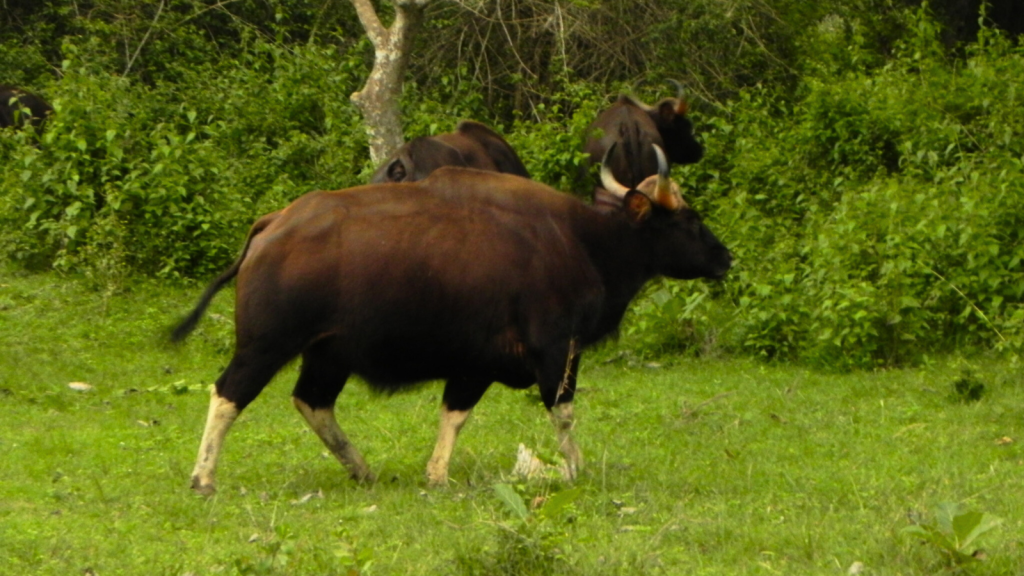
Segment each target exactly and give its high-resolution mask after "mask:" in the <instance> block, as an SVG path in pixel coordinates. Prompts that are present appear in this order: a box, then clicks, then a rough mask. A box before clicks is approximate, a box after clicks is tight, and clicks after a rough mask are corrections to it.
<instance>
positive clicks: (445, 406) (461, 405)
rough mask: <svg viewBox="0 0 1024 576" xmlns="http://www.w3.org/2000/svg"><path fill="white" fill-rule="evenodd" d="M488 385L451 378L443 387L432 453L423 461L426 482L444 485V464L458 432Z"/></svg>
mask: <svg viewBox="0 0 1024 576" xmlns="http://www.w3.org/2000/svg"><path fill="white" fill-rule="evenodd" d="M490 385H491V383H490V382H487V381H480V380H472V379H465V378H453V379H451V380H449V381H448V382H447V383H446V384H445V386H444V397H443V398H442V401H441V425H440V427H439V428H438V431H437V444H435V445H434V454H433V455H432V456H431V457H430V461H429V462H427V483H428V484H430V485H431V486H444V485H446V484H447V483H448V463H449V462H450V461H451V457H452V450H453V449H454V448H455V439H456V438H458V436H459V431H460V430H462V426H463V425H465V423H466V420H468V419H469V414H470V412H472V410H473V407H474V406H476V403H477V402H479V401H480V398H482V397H483V395H484V392H486V391H487V387H488V386H490Z"/></svg>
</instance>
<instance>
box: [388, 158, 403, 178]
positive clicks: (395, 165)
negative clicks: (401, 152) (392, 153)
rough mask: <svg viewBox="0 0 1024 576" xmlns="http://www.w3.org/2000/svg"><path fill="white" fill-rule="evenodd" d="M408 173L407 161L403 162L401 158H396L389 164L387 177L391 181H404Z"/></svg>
mask: <svg viewBox="0 0 1024 576" xmlns="http://www.w3.org/2000/svg"><path fill="white" fill-rule="evenodd" d="M406 174H407V173H406V171H405V163H404V162H402V159H401V158H395V160H394V161H393V162H392V163H391V164H389V165H388V170H387V175H388V176H387V178H388V181H389V182H404V181H405V177H406Z"/></svg>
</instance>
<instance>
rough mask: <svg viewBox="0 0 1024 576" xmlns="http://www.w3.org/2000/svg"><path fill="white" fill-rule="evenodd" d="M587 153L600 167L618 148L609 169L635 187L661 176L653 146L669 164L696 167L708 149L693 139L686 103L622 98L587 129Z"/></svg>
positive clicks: (623, 96)
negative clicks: (663, 154)
mask: <svg viewBox="0 0 1024 576" xmlns="http://www.w3.org/2000/svg"><path fill="white" fill-rule="evenodd" d="M587 134H588V140H587V142H586V144H585V145H584V149H583V150H584V152H586V153H587V154H589V155H590V161H591V163H592V164H599V163H600V162H601V159H602V158H604V155H605V152H606V151H608V150H609V149H610V148H611V147H612V145H613V144H616V145H617V146H616V150H615V153H614V154H613V155H612V156H611V157H610V158H608V160H607V163H608V167H609V168H611V170H612V174H614V175H615V178H616V180H618V181H619V182H621V183H622V184H624V185H626V186H629V187H635V186H637V185H639V184H640V183H641V182H643V180H644V179H645V178H647V177H648V176H652V175H654V174H657V173H658V160H657V157H656V156H655V153H654V149H653V148H652V145H654V144H657V145H658V146H661V147H662V149H663V150H664V151H665V155H666V156H668V160H669V162H674V163H676V164H693V163H695V162H698V161H699V160H700V159H701V157H703V155H704V148H703V147H702V146H701V145H700V143H699V142H697V140H696V139H695V138H694V137H693V125H692V124H691V123H690V120H689V119H688V118H687V117H686V114H685V103H683V105H682V107H680V100H678V99H676V98H665V99H664V100H662V101H660V102H658V104H656V105H654V106H647V105H646V104H644V103H642V102H639V101H637V100H635V99H634V98H631V97H629V96H626V95H620V96H619V98H618V100H616V101H615V103H614V104H612V106H611V107H610V108H608V109H607V110H605V111H604V112H602V113H601V114H600V115H598V117H597V119H596V120H594V122H593V123H592V124H591V125H590V127H589V128H588V129H587Z"/></svg>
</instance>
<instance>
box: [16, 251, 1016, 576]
mask: <svg viewBox="0 0 1024 576" xmlns="http://www.w3.org/2000/svg"><path fill="white" fill-rule="evenodd" d="M198 293H199V289H198V288H188V289H185V288H169V287H164V286H160V285H159V284H156V283H148V282H146V283H129V285H127V287H126V288H124V289H123V290H121V291H119V292H117V293H116V294H113V295H111V294H105V293H104V292H95V291H91V290H89V289H88V288H87V287H86V285H85V283H84V282H83V281H82V280H80V279H74V278H72V279H68V278H62V277H59V276H56V275H51V274H46V275H21V274H16V273H13V272H11V271H9V270H8V271H6V272H4V271H0V575H8V574H10V575H24V574H36V575H47V574H53V575H61V576H64V575H68V574H82V573H88V572H87V571H88V570H89V569H91V570H92V572H94V573H95V574H98V575H101V576H110V575H115V574H128V575H134V574H147V575H150V574H155V575H160V574H167V575H175V576H179V575H183V574H193V575H202V574H318V575H330V574H360V573H361V574H423V575H428V574H429V575H434V574H541V573H543V574H581V575H592V574H645V573H646V574H722V575H734V574H845V573H846V572H847V568H848V567H849V566H850V565H851V564H852V563H853V562H862V563H863V564H864V565H865V570H864V572H863V573H864V574H893V575H895V574H933V573H944V564H943V562H942V557H941V556H940V554H939V552H938V550H937V549H932V548H929V547H926V546H922V545H920V544H919V543H917V542H915V541H913V540H912V539H910V538H908V537H906V536H904V535H902V534H900V530H901V529H903V528H904V527H906V526H908V525H909V524H910V518H918V517H923V518H925V519H927V517H928V511H929V510H930V509H931V507H932V506H934V505H935V504H937V503H940V502H946V501H952V502H962V503H964V504H966V505H967V506H969V507H971V508H974V509H977V510H980V511H984V512H988V513H990V514H994V515H996V516H999V517H1002V518H1004V519H1005V523H1004V524H1003V525H1002V526H1001V527H1000V528H998V529H997V530H995V531H993V532H992V533H990V534H986V535H985V536H984V537H983V538H982V539H981V542H980V545H981V546H983V547H984V548H985V551H986V553H987V556H988V558H987V559H986V560H985V561H984V562H980V563H977V564H975V565H973V566H972V567H971V573H973V574H985V575H987V574H991V575H996V574H998V575H1004V574H1024V536H1022V534H1024V531H1022V530H1021V528H1022V523H1024V491H1022V490H1021V489H1020V486H1021V481H1022V478H1024V454H1022V452H1021V448H1020V443H1021V442H1024V419H1022V418H1021V412H1022V409H1024V387H1022V386H1021V384H1022V382H1021V380H1022V371H1021V369H1020V368H1019V367H1017V366H1015V365H1014V364H1012V363H1010V362H1006V361H1000V360H998V359H993V358H988V357H979V358H967V359H963V358H957V359H952V358H950V359H942V360H937V361H935V362H933V363H932V364H931V365H929V366H926V367H923V368H919V369H908V370H901V371H887V372H873V373H854V374H825V373H819V372H813V371H808V370H805V369H802V368H797V367H792V366H784V365H783V366H780V365H764V364H760V363H757V362H753V361H748V360H741V359H731V360H715V361H701V360H683V359H680V360H675V361H671V362H664V363H663V365H662V366H660V367H654V366H645V365H634V364H630V363H629V362H627V361H624V360H621V359H620V360H617V361H615V362H604V361H602V360H600V359H591V360H590V361H589V362H587V363H585V364H584V367H583V369H582V375H581V378H580V386H581V392H580V394H579V396H578V400H577V403H576V413H577V416H578V424H577V432H576V434H577V439H578V440H579V442H580V445H581V447H582V448H583V450H584V454H585V456H586V458H587V467H586V469H585V471H584V473H583V475H582V477H581V478H580V479H579V480H578V481H577V483H576V486H577V487H579V489H580V494H579V496H578V497H577V498H576V499H575V500H574V501H573V503H572V505H571V506H569V507H568V508H566V509H565V510H564V511H563V512H562V513H559V514H556V515H553V517H552V518H546V517H544V516H543V515H541V514H540V513H537V512H534V513H532V514H531V517H530V518H529V519H528V521H527V522H526V523H523V522H521V521H520V520H518V519H517V518H516V517H515V516H514V515H513V514H512V513H510V511H509V509H508V507H507V506H506V505H505V504H504V503H503V502H502V500H501V499H500V498H498V497H497V496H496V494H495V492H494V488H493V487H494V485H495V484H498V483H503V482H504V483H511V484H513V485H514V486H515V488H516V490H517V491H518V492H519V494H521V495H522V496H523V497H524V498H526V499H527V501H530V500H533V498H534V497H535V496H538V495H549V494H551V493H556V492H561V491H564V490H566V489H568V488H569V486H568V485H565V484H563V483H561V482H547V481H535V482H530V483H522V482H517V481H516V480H514V479H510V478H508V477H507V476H506V475H507V474H508V472H509V471H510V470H511V468H512V466H513V464H514V461H515V455H516V447H517V445H518V444H519V443H520V442H522V443H525V444H526V445H527V446H530V447H532V448H534V449H537V450H540V451H541V452H542V453H553V452H554V451H555V442H554V432H553V430H552V429H551V426H550V424H549V423H548V420H547V418H546V416H545V414H544V411H543V408H542V406H541V404H540V400H539V397H538V396H537V395H536V393H535V392H533V391H526V392H517V391H512V390H509V389H506V388H503V387H501V386H495V387H494V388H492V390H491V391H490V392H489V393H488V394H487V396H486V397H485V399H484V400H483V401H482V402H481V403H480V405H479V406H478V408H477V409H476V411H475V412H474V414H473V417H472V419H471V420H470V422H469V424H467V426H466V428H465V430H464V431H463V435H462V437H461V438H460V440H459V443H458V445H457V446H456V450H455V454H454V456H453V462H452V469H451V476H452V478H453V483H452V485H451V486H450V487H449V488H447V489H439V490H428V489H426V482H425V479H424V467H425V464H426V460H427V458H428V457H429V455H430V452H431V450H432V448H433V442H434V434H435V431H436V425H437V412H438V404H439V396H440V391H441V390H440V386H438V385H427V386H424V387H421V388H419V389H417V390H415V391H413V392H410V393H406V394H399V395H396V396H393V397H390V398H388V397H379V396H376V395H373V394H371V393H369V392H368V391H367V389H366V387H365V386H363V385H362V384H361V383H359V382H352V383H351V384H350V386H349V387H348V388H347V389H346V390H345V392H344V393H343V394H342V396H341V398H340V400H339V403H338V420H339V422H340V423H341V425H342V428H343V429H344V430H345V431H346V432H347V433H348V434H349V436H350V437H351V438H352V440H353V442H355V443H356V445H357V446H358V447H359V448H360V449H361V450H362V451H363V453H364V455H365V456H366V459H367V461H368V463H369V464H370V466H371V468H372V469H373V470H374V471H375V472H376V473H377V474H378V476H379V478H380V479H379V481H378V482H377V483H376V484H374V485H372V486H359V485H356V484H354V483H352V482H351V481H350V480H348V478H347V476H346V475H345V474H344V473H343V472H342V470H341V467H340V466H339V465H338V464H337V463H336V462H335V461H334V460H333V459H332V458H328V457H327V456H326V455H325V449H324V447H323V446H322V445H321V444H320V443H319V440H317V438H316V436H315V435H314V434H313V433H312V432H310V431H309V430H308V429H307V428H306V425H305V423H304V421H303V420H302V418H301V417H300V416H299V415H298V413H297V412H296V411H295V410H294V409H293V408H292V407H291V403H290V402H289V401H288V396H289V393H290V390H291V383H292V381H294V378H295V374H296V371H295V367H294V366H292V367H289V368H288V369H287V370H285V371H284V372H282V374H281V375H280V376H279V377H278V378H277V380H275V382H273V383H272V384H271V385H270V386H269V387H268V388H267V390H266V391H265V392H264V393H263V395H262V396H261V397H260V398H259V399H257V401H256V402H255V403H253V405H252V406H251V407H250V408H249V409H248V410H246V412H245V413H244V414H243V415H242V417H241V418H240V419H239V421H238V423H237V424H236V426H235V427H234V428H233V429H232V431H231V433H230V434H229V435H228V438H227V441H226V443H225V449H224V453H223V457H222V459H221V463H220V467H219V474H218V486H219V489H220V491H219V493H218V494H217V496H215V497H214V498H211V499H204V498H202V497H199V496H196V495H194V494H192V493H191V492H190V491H189V490H188V484H189V474H190V472H191V469H192V464H193V459H194V457H195V450H196V449H197V447H198V443H199V437H200V435H201V433H202V428H203V423H204V419H205V414H206V404H207V394H206V392H205V390H206V387H207V386H208V385H209V384H210V383H211V382H212V381H213V380H214V379H215V378H216V377H217V375H218V374H219V371H220V370H221V369H222V367H223V366H224V365H225V364H226V362H227V361H228V359H229V356H230V350H231V342H232V335H231V322H230V320H229V319H230V318H231V296H230V294H227V293H226V294H222V295H221V296H220V297H218V299H217V300H216V301H215V303H214V305H213V307H212V309H211V313H212V314H214V315H215V316H214V317H213V318H211V317H210V316H209V315H208V316H207V317H206V318H205V319H204V320H203V322H202V324H201V325H200V328H199V330H197V332H196V333H195V334H193V336H192V338H191V339H190V340H189V341H188V342H187V343H186V345H184V346H183V347H181V348H180V349H174V348H170V347H167V346H166V345H164V344H163V342H162V340H161V338H160V335H161V334H162V331H163V330H165V329H166V328H167V327H168V326H169V325H170V324H171V323H172V322H173V321H174V320H175V319H176V318H178V317H179V316H180V315H181V314H183V313H184V312H185V311H187V310H188V309H189V307H190V306H191V305H192V304H193V302H194V299H195V298H196V297H197V296H198ZM217 318H219V319H217ZM603 357H604V358H611V357H614V356H613V355H611V354H604V355H603ZM964 366H969V367H971V368H972V370H973V372H972V374H973V377H974V378H975V379H976V380H977V381H979V382H982V383H984V385H985V393H984V395H983V397H982V399H981V400H980V401H978V402H970V403H963V402H958V401H956V400H955V399H954V398H953V397H952V391H953V383H954V381H955V380H956V379H957V378H959V377H960V376H961V374H962V370H963V368H964ZM282 380H283V381H282ZM73 381H83V382H87V383H89V384H91V385H93V386H94V389H93V390H91V391H88V392H78V391H75V390H72V389H70V388H68V386H67V384H68V383H69V382H73ZM1003 437H1009V438H1012V439H1013V440H1014V441H1013V442H1012V443H1005V442H1004V443H1000V442H999V440H1000V439H1001V438H1003ZM310 494H313V496H312V497H309V498H306V496H308V495H310ZM321 494H322V497H321V496H320V495H321Z"/></svg>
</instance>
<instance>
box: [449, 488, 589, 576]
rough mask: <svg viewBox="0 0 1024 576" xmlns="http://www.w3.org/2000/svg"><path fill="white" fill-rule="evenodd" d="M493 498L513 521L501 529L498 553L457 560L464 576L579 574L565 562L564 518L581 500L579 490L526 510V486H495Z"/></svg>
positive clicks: (567, 542) (567, 539) (543, 500)
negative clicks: (475, 575)
mask: <svg viewBox="0 0 1024 576" xmlns="http://www.w3.org/2000/svg"><path fill="white" fill-rule="evenodd" d="M493 488H494V495H495V496H496V497H497V499H498V501H499V502H501V504H502V506H503V507H504V509H505V511H506V512H507V513H508V514H510V515H511V516H512V518H513V521H512V522H511V523H502V524H499V526H500V528H501V532H500V537H499V539H498V544H497V550H495V551H494V552H493V553H492V554H491V555H490V556H488V555H474V556H466V557H462V558H460V565H461V568H462V570H463V572H464V573H466V574H487V575H491V576H498V575H506V574H507V575H509V576H515V575H524V576H525V575H528V574H580V573H581V572H579V571H578V570H576V569H574V568H573V567H572V565H571V564H570V563H569V562H568V561H567V559H568V553H569V552H570V548H571V545H572V543H571V537H570V534H569V533H568V531H567V525H568V522H567V521H566V520H565V516H566V515H567V514H570V513H571V512H572V510H573V509H574V507H573V502H575V501H576V500H577V499H579V497H580V496H581V489H580V488H578V487H577V488H570V489H568V490H563V491H562V492H557V493H554V494H550V495H547V496H537V497H535V498H534V501H533V507H532V509H531V507H528V506H527V504H526V503H525V502H524V501H523V496H522V495H521V494H520V492H525V491H526V488H527V487H526V486H525V485H519V486H512V485H509V484H503V483H499V484H495V485H494V487H493Z"/></svg>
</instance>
